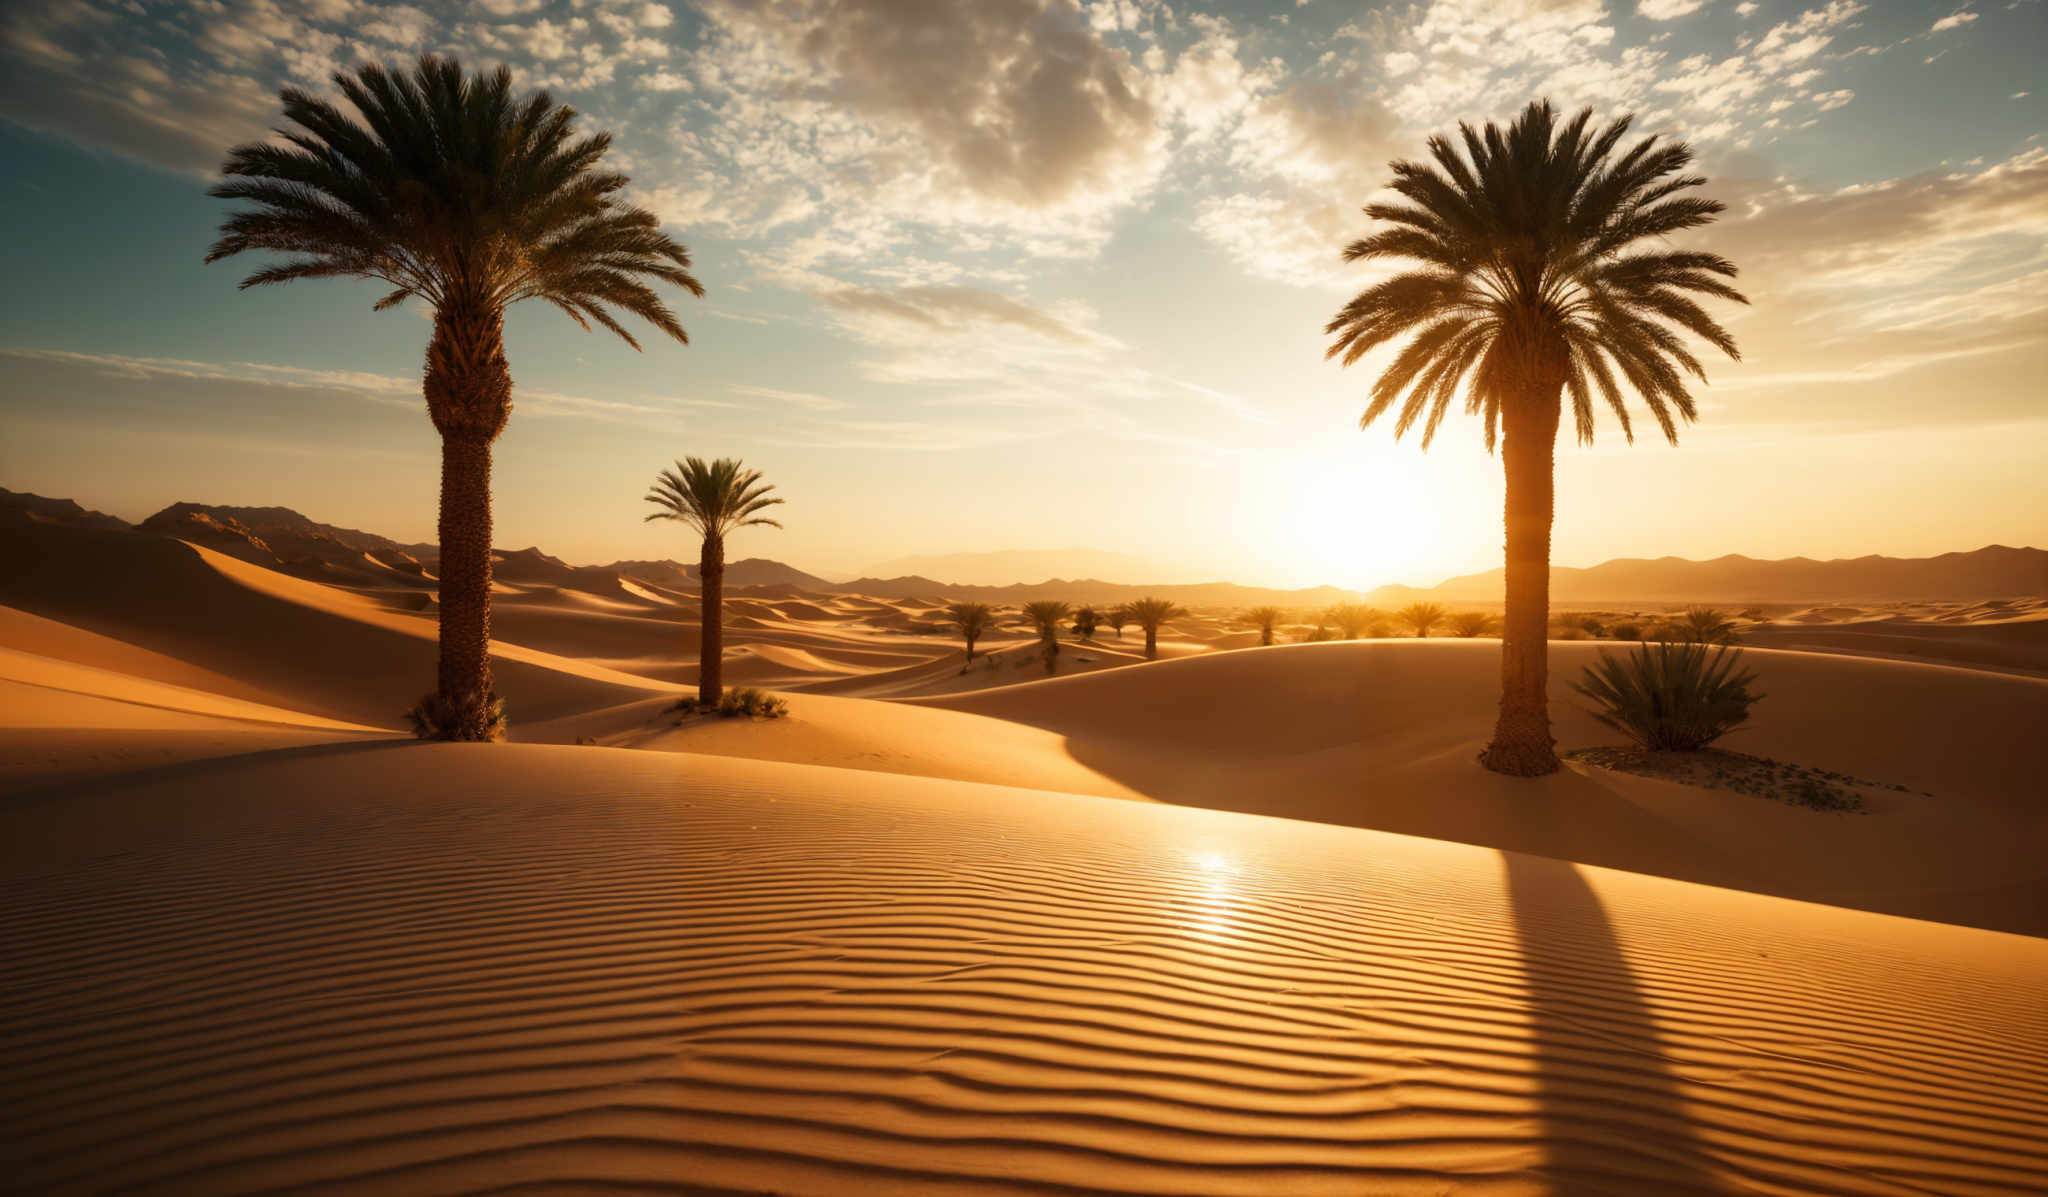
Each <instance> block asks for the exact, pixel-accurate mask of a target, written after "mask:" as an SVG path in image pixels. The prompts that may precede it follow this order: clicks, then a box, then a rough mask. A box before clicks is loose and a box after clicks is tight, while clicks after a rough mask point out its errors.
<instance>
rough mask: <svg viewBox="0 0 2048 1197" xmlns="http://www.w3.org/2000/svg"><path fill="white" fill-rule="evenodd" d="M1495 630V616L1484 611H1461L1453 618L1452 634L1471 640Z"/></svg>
mask: <svg viewBox="0 0 2048 1197" xmlns="http://www.w3.org/2000/svg"><path fill="white" fill-rule="evenodd" d="M1492 630H1493V616H1491V615H1488V614H1487V613H1486V612H1484V611H1460V612H1458V613H1457V614H1456V615H1453V616H1451V634H1452V635H1454V636H1461V637H1463V638H1465V639H1467V640H1470V639H1471V638H1472V637H1474V636H1483V635H1485V634H1486V633H1488V632H1490V631H1492Z"/></svg>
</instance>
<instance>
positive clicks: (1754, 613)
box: [1742, 607, 1765, 623]
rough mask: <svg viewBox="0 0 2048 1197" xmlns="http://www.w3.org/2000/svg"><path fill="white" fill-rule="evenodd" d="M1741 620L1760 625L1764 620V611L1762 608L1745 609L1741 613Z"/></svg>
mask: <svg viewBox="0 0 2048 1197" xmlns="http://www.w3.org/2000/svg"><path fill="white" fill-rule="evenodd" d="M1742 618H1744V619H1748V620H1753V621H1755V622H1757V623H1762V622H1763V621H1764V619H1765V615H1764V609H1763V608H1762V607H1748V608H1745V609H1744V610H1743V612H1742Z"/></svg>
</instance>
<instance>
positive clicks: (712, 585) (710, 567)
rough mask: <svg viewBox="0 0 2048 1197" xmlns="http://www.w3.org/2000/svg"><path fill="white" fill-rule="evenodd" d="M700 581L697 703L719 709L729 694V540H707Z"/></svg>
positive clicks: (700, 561) (699, 569) (699, 564)
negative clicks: (701, 603) (727, 678)
mask: <svg viewBox="0 0 2048 1197" xmlns="http://www.w3.org/2000/svg"><path fill="white" fill-rule="evenodd" d="M697 581H698V583H699V585H700V587H701V588H702V591H703V606H702V610H701V611H700V613H699V615H698V628H699V632H700V635H699V638H698V647H697V701H698V702H700V703H703V704H705V705H707V706H716V705H717V704H718V699H719V697H720V696H721V695H723V694H724V693H725V687H724V685H723V682H724V680H725V540H724V538H723V537H718V536H707V537H705V538H704V551H703V553H702V554H700V555H699V556H698V558H697Z"/></svg>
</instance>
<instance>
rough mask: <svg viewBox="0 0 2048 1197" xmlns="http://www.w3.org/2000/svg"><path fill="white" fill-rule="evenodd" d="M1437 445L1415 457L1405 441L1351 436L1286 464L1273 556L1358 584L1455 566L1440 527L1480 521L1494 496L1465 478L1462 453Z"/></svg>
mask: <svg viewBox="0 0 2048 1197" xmlns="http://www.w3.org/2000/svg"><path fill="white" fill-rule="evenodd" d="M1446 447H1447V446H1444V445H1438V446H1436V447H1435V448H1434V449H1432V451H1431V453H1430V454H1429V455H1428V456H1427V457H1425V456H1424V455H1423V453H1422V452H1421V451H1420V450H1419V449H1418V448H1417V447H1416V446H1414V445H1413V444H1373V445H1359V444H1355V443H1354V444H1353V445H1352V446H1349V447H1348V449H1349V451H1347V452H1330V453H1324V454H1318V455H1317V456H1316V457H1314V458H1312V459H1311V460H1310V461H1309V462H1307V463H1305V464H1303V465H1302V466H1301V467H1300V468H1299V469H1297V470H1294V471H1291V473H1292V478H1291V480H1290V481H1289V483H1288V489H1287V492H1286V493H1288V494H1289V495H1290V496H1291V502H1290V504H1289V510H1288V513H1287V514H1286V515H1285V516H1283V517H1281V519H1280V520H1279V521H1278V523H1276V525H1275V534H1274V541H1275V543H1274V545H1273V551H1274V556H1276V557H1284V558H1286V559H1287V560H1288V572H1290V573H1292V574H1294V575H1295V576H1297V577H1302V578H1312V579H1313V580H1314V581H1315V582H1328V583H1334V584H1336V585H1339V586H1352V587H1357V588H1360V589H1369V588H1371V587H1374V586H1378V585H1381V584H1384V583H1387V582H1396V581H1402V582H1429V581H1434V580H1436V579H1437V578H1439V577H1441V576H1442V575H1445V574H1449V573H1454V572H1457V571H1458V570H1459V569H1460V568H1462V566H1463V562H1462V560H1460V559H1458V558H1456V557H1454V556H1452V555H1451V554H1450V552H1449V551H1448V548H1449V546H1447V545H1446V544H1445V543H1444V539H1445V532H1446V530H1447V529H1449V528H1456V529H1459V530H1460V531H1461V532H1462V531H1463V530H1464V529H1466V528H1470V527H1474V526H1478V524H1477V523H1476V521H1490V520H1491V519H1492V518H1494V517H1493V516H1492V515H1490V514H1489V513H1488V512H1487V511H1486V510H1485V508H1490V507H1491V506H1492V505H1493V503H1494V499H1493V497H1492V496H1491V494H1489V493H1488V492H1487V490H1486V488H1485V487H1484V486H1483V485H1475V481H1476V480H1474V479H1471V478H1468V477H1467V476H1466V474H1467V471H1468V468H1469V467H1468V464H1467V463H1466V462H1465V461H1464V460H1463V458H1464V456H1465V455H1464V454H1462V453H1458V452H1455V451H1454V452H1449V453H1446V452H1444V449H1445V448H1446ZM1457 539H1460V540H1461V541H1462V539H1463V538H1462V537H1460V538H1457Z"/></svg>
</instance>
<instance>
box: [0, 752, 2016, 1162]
mask: <svg viewBox="0 0 2048 1197" xmlns="http://www.w3.org/2000/svg"><path fill="white" fill-rule="evenodd" d="M401 778H402V779H403V781H404V784H403V785H400V784H398V781H399V779H401ZM0 943H5V944H6V951H5V953H4V956H0V1125H4V1126H5V1127H6V1128H7V1131H6V1136H5V1145H4V1147H0V1153H4V1159H0V1166H4V1170H0V1175H5V1176H6V1178H7V1182H8V1184H9V1186H10V1187H11V1188H12V1189H13V1190H14V1191H21V1192H30V1193H38V1194H63V1193H99V1192H108V1191H121V1192H142V1193H207V1194H232V1193H246V1192H257V1191H290V1192H316V1193H317V1192H326V1193H364V1192H368V1193H392V1194H433V1193H447V1192H470V1191H501V1190H509V1189H521V1190H523V1191H531V1192H550V1193H554V1192H607V1193H617V1192H637V1191H648V1192H653V1191H663V1192H678V1191H680V1192H705V1191H711V1192H718V1191H731V1190H738V1191H781V1192H801V1193H818V1194H843V1193H873V1192H917V1193H975V1194H990V1193H1009V1192H1059V1193H1080V1192H1104V1193H1146V1194H1208V1193H1232V1194H1238V1193H1242V1194H1274V1193H1317V1194H1345V1195H1352V1194H1359V1193H1380V1192H1387V1193H1410V1192H1412V1193H1442V1192H1446V1191H1450V1190H1453V1189H1455V1190H1458V1191H1461V1192H1481V1193H1493V1192H1504V1193H1505V1192H1516V1193H1519V1192H1541V1191H1547V1190H1555V1191H1561V1192H1572V1193H1579V1192H1625V1193H1673V1192H1685V1191H1696V1190H1714V1189H1722V1190H1739V1191H1746V1192H1767V1193H1787V1194H1793V1193H1796V1194H1813V1193H1837V1192H1844V1193H1847V1192H1854V1193H1916V1194H1925V1193H1942V1194H1969V1193H2013V1192H2027V1191H2036V1192H2038V1191H2042V1190H2043V1189H2048V1003H2044V1002H2043V1000H2042V994H2043V992H2044V986H2048V941H2042V940H2037V939H2030V938H2024V937H2020V936H2014V935H2005V934H2000V933H1996V932H1990V931H1981V930H1974V929H1969V928H1959V927H1949V926H1941V925H1936V924H1932V923H1923V922H1915V921H1910V920H1906V919H1900V918H1894V917H1888V916H1884V915H1877V914H1869V913H1863V912H1857V911H1850V910H1842V909H1835V908H1830V907H1824V906H1817V905H1810V904H1806V903H1800V902H1793V901H1788V900H1784V899H1779V898H1770V897H1763V896H1758V895H1750V894H1742V893H1736V892H1732V891H1727V890H1718V889H1711V888H1707V887H1703V886H1697V885H1691V884H1686V883H1683V882H1678V881H1671V880H1664V879H1659V878H1651V877H1645V876H1639V875H1635V874H1628V873H1620V872H1613V871H1608V870H1604V869H1598V868H1592V867H1586V866H1575V865H1571V864H1567V863H1563V862H1559V861H1554V860H1547V859H1542V858H1537V857H1529V856H1521V855H1517V854H1512V853H1501V852H1497V851H1492V850H1488V849H1484V848H1478V847H1470V846H1465V845H1458V844H1450V843H1442V842H1436V841H1431V840H1424V839H1414V838H1408V837H1403V836H1397V835H1390V834H1385V833H1380V832H1373V831H1365V830H1355V829H1344V828H1335V827H1327V826H1316V825H1311V824H1306V823H1296V822H1290V821H1285V820H1278V819H1267V818H1259V817H1254V816H1248V815H1242V814H1235V813H1228V812H1220V811H1205V810H1195V809H1185V808H1176V807H1169V806H1164V805H1155V804H1147V803H1136V802H1120V801H1115V800H1112V799H1105V798H1082V797H1070V796H1062V795H1056V794H1048V793H1042V792H1033V791H1025V790H1015V789H1004V788H999V787H993V786H981V785H974V784H970V783H964V782H957V781H942V780H930V779H920V778H909V777H898V776H889V775H885V774H878V773H860V772H852V771H847V770H841V769H826V768H807V767H803V766H793V765H787V764H776V763H765V762H752V761H744V760H732V759H714V758H707V757H701V756H695V755H683V754H667V753H662V754H656V753H631V752H624V751H614V750H608V749H595V748H571V747H538V746H496V747H459V746H416V745H400V744H391V743H359V744H348V745H341V746H327V747H320V748H312V749H305V750H298V751H288V752H285V753H280V754H273V755H270V756H262V757H245V758H242V759H239V760H230V761H215V762H201V763H196V764H188V765H181V766H173V767H171V768H169V769H166V770H162V771H159V772H157V773H154V774H144V775H138V776H137V777H134V778H132V779H129V780H127V781H123V782H118V783H113V784H106V783H102V784H100V785H98V786H97V787H96V788H94V789H91V790H86V789H83V788H81V789H80V790H79V791H77V792H73V793H71V794H68V795H56V796H47V797H43V798H40V799H36V800H14V801H12V803H11V804H10V805H8V806H5V807H0Z"/></svg>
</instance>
